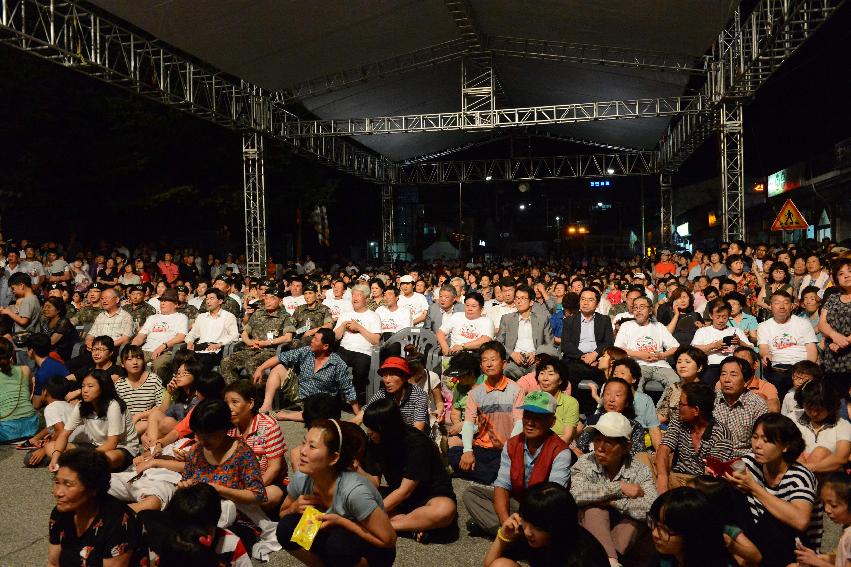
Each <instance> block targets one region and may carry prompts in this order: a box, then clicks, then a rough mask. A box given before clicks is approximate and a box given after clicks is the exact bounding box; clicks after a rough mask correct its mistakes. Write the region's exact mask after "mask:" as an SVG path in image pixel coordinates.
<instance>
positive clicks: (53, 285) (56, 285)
mask: <svg viewBox="0 0 851 567" xmlns="http://www.w3.org/2000/svg"><path fill="white" fill-rule="evenodd" d="M54 289H61V290H64V289H65V284H63V283H61V282H53V283H49V284H47V290H48V291H53V290H54Z"/></svg>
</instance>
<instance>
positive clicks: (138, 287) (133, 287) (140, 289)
mask: <svg viewBox="0 0 851 567" xmlns="http://www.w3.org/2000/svg"><path fill="white" fill-rule="evenodd" d="M147 290H148V288H147V286H146V285H145V284H136V285H131V286H130V293H133V292H134V291H138V292H140V293H145V292H146V291H147Z"/></svg>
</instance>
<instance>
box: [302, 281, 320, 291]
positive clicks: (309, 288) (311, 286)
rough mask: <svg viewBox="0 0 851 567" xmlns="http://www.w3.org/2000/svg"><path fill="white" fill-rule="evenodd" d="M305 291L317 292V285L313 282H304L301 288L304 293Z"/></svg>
mask: <svg viewBox="0 0 851 567" xmlns="http://www.w3.org/2000/svg"><path fill="white" fill-rule="evenodd" d="M305 291H312V292H313V293H319V287H318V286H317V285H316V284H315V283H313V282H310V283H307V284H304V288H303V289H302V293H304V292H305Z"/></svg>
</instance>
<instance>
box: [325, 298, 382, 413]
mask: <svg viewBox="0 0 851 567" xmlns="http://www.w3.org/2000/svg"><path fill="white" fill-rule="evenodd" d="M368 300H369V288H368V287H367V286H365V285H360V284H358V285H356V286H355V287H353V288H352V310H351V311H347V312H345V313H343V314H342V315H340V318H339V319H338V320H337V326H336V327H335V328H334V334H335V335H336V337H337V340H339V341H340V348H339V349H338V350H337V354H338V355H339V356H340V358H342V359H343V361H344V362H345V363H346V364H348V365H349V367H351V369H352V383H353V385H354V387H355V392H356V393H357V395H358V403H359V404H360V405H361V406H364V405H365V404H366V387H367V384H368V383H369V366H370V362H371V361H372V347H373V346H375V345H377V344H378V341H379V340H380V339H381V319H379V318H378V315H376V314H375V311H370V310H369V309H368V308H367V306H366V302H367V301H368Z"/></svg>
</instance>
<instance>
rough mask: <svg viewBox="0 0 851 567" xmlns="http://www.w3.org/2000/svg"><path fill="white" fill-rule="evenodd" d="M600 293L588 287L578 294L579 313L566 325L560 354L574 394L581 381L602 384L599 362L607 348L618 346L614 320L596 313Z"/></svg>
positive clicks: (569, 319) (571, 317)
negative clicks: (597, 365) (598, 367)
mask: <svg viewBox="0 0 851 567" xmlns="http://www.w3.org/2000/svg"><path fill="white" fill-rule="evenodd" d="M599 302H600V292H598V291H597V290H596V289H594V288H590V287H586V288H585V289H583V290H582V293H580V294H579V312H578V313H576V314H575V315H572V316H570V317H568V318H567V319H566V320H565V321H564V328H563V330H562V335H561V350H562V352H563V353H564V361H565V364H566V365H567V369H568V372H569V376H570V382H571V384H572V385H573V388H574V390H573V391H574V392H576V387H577V384H578V383H579V381H581V380H594V381H595V382H598V383H602V380H603V375H602V373H601V372H600V371H599V370H597V367H596V362H597V359H598V358H599V357H600V355H601V354H603V350H604V349H605V348H606V347H610V346H612V345H613V344H614V343H615V335H614V332H613V331H612V320H611V319H610V318H609V317H608V316H607V315H602V314H600V313H597V304H598V303H599Z"/></svg>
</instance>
